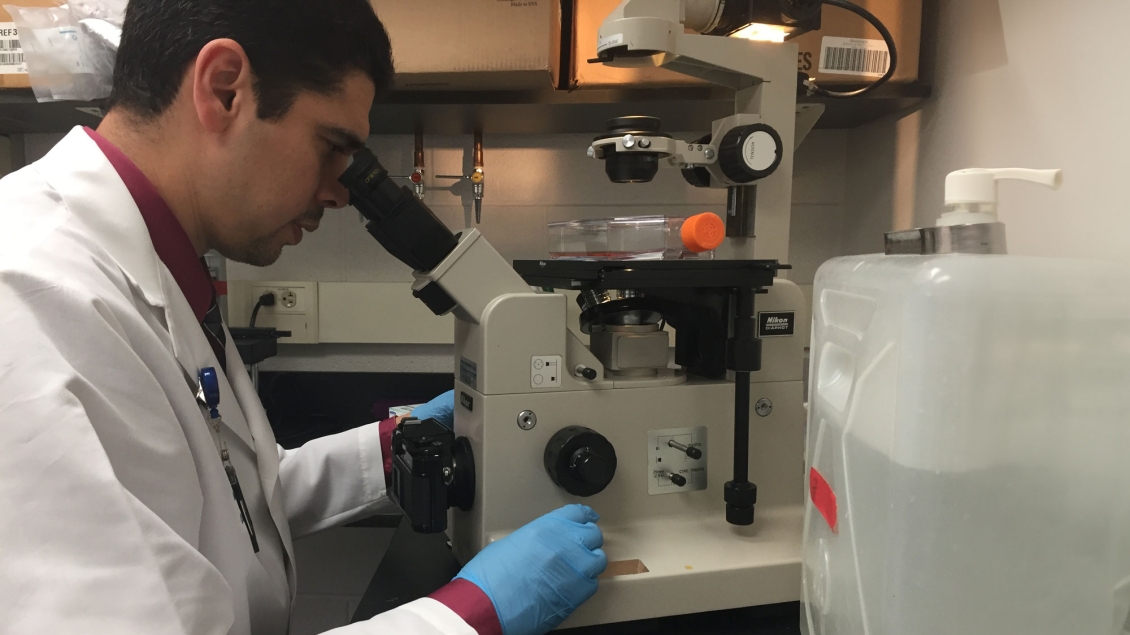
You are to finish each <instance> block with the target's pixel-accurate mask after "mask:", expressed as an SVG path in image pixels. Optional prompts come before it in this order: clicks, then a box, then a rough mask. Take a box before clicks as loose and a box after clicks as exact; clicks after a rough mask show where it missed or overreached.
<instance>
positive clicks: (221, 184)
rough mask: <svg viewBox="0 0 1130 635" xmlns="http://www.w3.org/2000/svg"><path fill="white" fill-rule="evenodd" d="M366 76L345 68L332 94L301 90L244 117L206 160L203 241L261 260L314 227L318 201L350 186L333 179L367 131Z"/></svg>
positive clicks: (369, 99)
mask: <svg viewBox="0 0 1130 635" xmlns="http://www.w3.org/2000/svg"><path fill="white" fill-rule="evenodd" d="M374 92H375V91H374V87H373V83H372V81H371V80H370V79H369V78H368V77H367V76H366V75H364V74H362V73H351V74H349V75H347V76H346V78H345V81H344V83H343V86H342V89H341V90H340V91H339V92H338V93H335V94H333V95H319V94H317V93H313V92H302V93H299V95H298V96H297V97H296V99H295V101H294V105H293V106H292V107H291V109H290V110H289V111H287V113H286V114H285V115H284V116H283V117H282V118H280V119H278V120H275V121H263V120H261V119H258V118H257V117H254V116H251V117H244V118H242V121H241V122H240V124H239V125H238V126H237V127H236V129H235V130H234V131H233V133H232V135H231V136H230V137H229V138H228V139H227V140H226V142H225V144H224V147H223V148H222V151H221V152H220V153H219V155H218V156H217V161H216V164H215V165H213V166H202V168H203V170H204V171H205V172H206V173H209V174H210V176H211V181H212V182H213V183H215V184H216V187H215V188H214V189H213V190H212V191H211V192H209V193H207V194H206V195H205V196H207V197H208V198H209V201H208V203H207V204H206V205H204V206H203V207H206V208H208V209H209V212H208V215H209V220H208V233H209V244H210V245H212V246H213V247H214V248H215V249H216V250H217V251H219V252H220V253H222V254H223V255H224V256H226V257H228V258H231V259H232V260H235V261H237V262H244V263H247V264H250V265H256V266H260V267H265V266H267V265H270V264H272V263H274V262H275V261H276V260H278V259H279V256H280V255H281V254H282V249H283V247H284V246H286V245H297V244H298V243H299V242H300V241H301V240H302V232H303V231H314V230H316V229H317V228H318V222H319V221H320V220H321V218H322V213H323V211H324V210H325V208H327V207H329V208H333V209H337V208H341V207H344V206H346V205H347V204H348V203H349V194H348V192H347V191H346V190H345V188H344V187H343V186H342V185H341V184H340V183H338V181H337V179H338V177H339V176H341V174H342V173H343V172H344V171H345V168H346V167H347V164H348V162H349V157H350V156H351V155H352V154H353V152H355V151H356V150H357V149H359V148H360V146H361V145H362V144H363V143H364V139H365V138H366V137H367V136H368V134H369V108H370V107H371V106H372V103H373V97H374Z"/></svg>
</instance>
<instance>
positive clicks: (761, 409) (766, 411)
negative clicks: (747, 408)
mask: <svg viewBox="0 0 1130 635" xmlns="http://www.w3.org/2000/svg"><path fill="white" fill-rule="evenodd" d="M753 410H754V412H756V413H757V416H759V417H768V416H769V415H771V414H773V402H772V401H769V400H768V399H760V400H758V402H757V404H756V405H754V407H753Z"/></svg>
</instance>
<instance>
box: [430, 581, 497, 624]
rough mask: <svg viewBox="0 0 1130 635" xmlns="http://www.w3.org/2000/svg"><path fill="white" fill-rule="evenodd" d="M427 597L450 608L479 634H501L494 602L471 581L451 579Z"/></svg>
mask: <svg viewBox="0 0 1130 635" xmlns="http://www.w3.org/2000/svg"><path fill="white" fill-rule="evenodd" d="M428 597H430V598H431V599H433V600H435V601H436V602H439V603H440V604H443V605H444V606H446V607H447V608H449V609H451V611H452V612H453V613H455V614H456V615H458V616H459V617H460V618H461V619H462V620H463V621H464V622H467V625H468V626H470V627H471V628H473V629H475V632H477V633H478V634H479V635H502V622H500V621H499V620H498V613H497V612H495V610H494V604H493V603H492V602H491V601H490V598H489V597H487V594H486V593H484V592H483V590H482V589H480V588H479V587H478V586H477V585H475V584H474V583H473V582H468V581H467V580H464V579H462V578H459V579H457V580H452V581H451V582H450V583H448V585H447V586H445V587H443V588H441V589H440V590H439V591H436V592H435V593H433V594H431V595H429V596H428Z"/></svg>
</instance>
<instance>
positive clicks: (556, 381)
mask: <svg viewBox="0 0 1130 635" xmlns="http://www.w3.org/2000/svg"><path fill="white" fill-rule="evenodd" d="M530 387H531V388H560V387H561V356H560V355H536V356H534V358H533V359H531V360H530Z"/></svg>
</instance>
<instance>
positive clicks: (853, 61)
mask: <svg viewBox="0 0 1130 635" xmlns="http://www.w3.org/2000/svg"><path fill="white" fill-rule="evenodd" d="M890 67H891V54H890V51H888V50H887V43H886V42H884V41H882V40H860V39H854V38H846V37H826V38H824V41H823V44H822V45H821V50H820V72H821V73H828V74H831V75H861V76H871V77H882V76H883V75H885V74H886V73H887V69H889V68H890Z"/></svg>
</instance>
